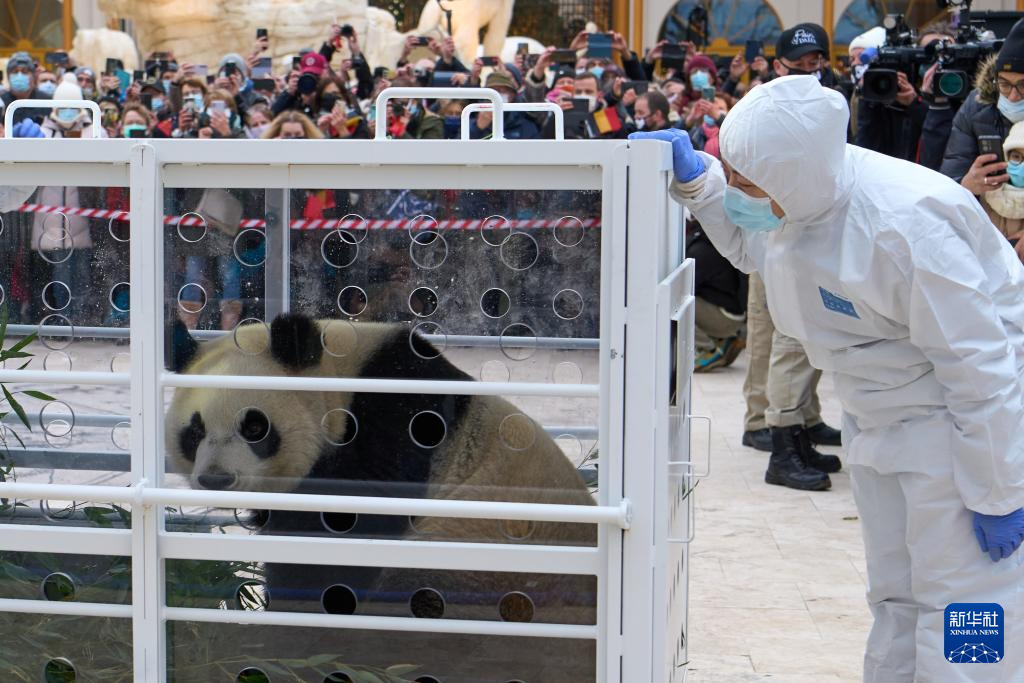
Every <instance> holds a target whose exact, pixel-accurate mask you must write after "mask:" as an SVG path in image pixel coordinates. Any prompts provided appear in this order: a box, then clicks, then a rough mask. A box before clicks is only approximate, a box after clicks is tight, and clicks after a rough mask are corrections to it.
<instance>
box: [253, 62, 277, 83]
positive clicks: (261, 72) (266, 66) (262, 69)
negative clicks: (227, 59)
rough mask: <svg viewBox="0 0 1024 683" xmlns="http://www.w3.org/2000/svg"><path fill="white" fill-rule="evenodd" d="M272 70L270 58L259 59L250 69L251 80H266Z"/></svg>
mask: <svg viewBox="0 0 1024 683" xmlns="http://www.w3.org/2000/svg"><path fill="white" fill-rule="evenodd" d="M272 68H273V60H272V59H271V58H270V57H260V61H259V62H257V63H256V65H255V66H253V67H252V77H253V80H255V79H257V78H268V77H269V76H270V71H271V69H272Z"/></svg>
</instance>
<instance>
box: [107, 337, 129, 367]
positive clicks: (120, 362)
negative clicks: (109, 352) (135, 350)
mask: <svg viewBox="0 0 1024 683" xmlns="http://www.w3.org/2000/svg"><path fill="white" fill-rule="evenodd" d="M123 339H127V337H123ZM131 369H132V357H131V354H129V353H126V352H124V351H119V352H118V353H115V354H114V356H113V357H112V358H111V359H110V371H111V372H130V371H131Z"/></svg>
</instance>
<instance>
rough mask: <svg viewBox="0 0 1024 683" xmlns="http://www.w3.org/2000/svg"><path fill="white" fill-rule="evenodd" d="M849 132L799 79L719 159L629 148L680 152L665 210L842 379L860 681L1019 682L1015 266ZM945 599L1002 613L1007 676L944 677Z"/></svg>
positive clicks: (1018, 270)
mask: <svg viewBox="0 0 1024 683" xmlns="http://www.w3.org/2000/svg"><path fill="white" fill-rule="evenodd" d="M847 121H848V113H847V107H846V103H845V102H844V101H843V98H842V96H840V95H839V94H838V93H836V92H834V91H831V90H829V89H827V88H822V87H821V86H820V85H819V84H818V82H817V80H815V79H814V78H811V77H807V76H793V77H786V78H780V79H777V80H774V81H772V82H771V83H768V84H767V85H762V86H760V87H758V88H757V89H755V90H753V91H752V92H751V93H750V94H749V95H747V96H746V97H745V98H744V99H743V100H741V101H740V103H739V104H738V105H737V106H736V108H734V109H733V110H732V111H731V112H730V113H729V116H728V117H727V118H726V120H725V123H724V125H723V126H722V131H721V137H720V141H721V158H722V163H719V162H718V161H717V160H716V159H715V158H713V157H711V156H708V155H706V154H702V153H696V152H694V151H693V149H692V147H691V146H690V144H689V138H688V137H687V136H685V135H675V134H674V133H675V132H674V131H662V132H658V133H651V134H646V135H643V134H636V135H635V136H630V139H631V140H633V139H637V138H638V137H639V138H643V137H654V138H655V139H665V140H667V141H669V142H671V143H672V147H673V160H674V170H675V176H676V179H675V181H674V182H673V183H672V186H671V189H670V191H671V194H672V195H673V197H675V198H676V199H677V200H678V201H680V202H681V203H683V204H684V205H685V206H687V207H688V208H689V209H690V210H691V211H692V212H693V213H694V214H695V215H696V217H697V218H698V220H700V223H701V225H702V226H703V228H704V230H705V231H706V232H707V234H708V236H709V237H710V238H711V240H712V242H713V243H714V244H715V246H716V247H717V248H718V249H719V251H721V253H722V254H723V255H724V256H725V257H726V258H728V259H729V260H730V261H731V262H732V263H733V264H735V265H736V267H737V268H740V269H741V270H744V271H748V272H751V271H755V270H756V271H758V272H759V273H760V274H761V275H762V277H763V278H764V282H765V287H766V289H767V293H768V306H769V309H770V311H771V315H772V319H773V320H774V321H775V324H776V326H777V327H778V329H779V330H780V331H781V332H783V333H784V334H786V335H789V336H792V337H795V338H797V339H799V340H800V341H801V342H802V343H803V345H804V346H805V347H806V349H807V354H808V357H809V358H810V361H811V364H812V365H814V366H815V367H818V368H820V369H822V370H830V371H832V372H834V373H835V385H836V390H837V393H838V395H839V399H840V401H841V403H842V406H843V411H844V418H843V443H844V444H845V445H846V447H847V461H848V463H849V465H850V467H849V469H850V473H851V478H852V482H853V490H854V496H855V499H856V501H857V507H858V509H859V511H860V517H861V520H862V526H863V532H864V544H865V549H866V555H867V565H868V602H869V604H870V607H871V611H872V613H873V614H874V617H875V620H874V625H873V628H872V630H871V634H870V636H869V639H868V643H867V650H866V653H865V657H864V680H865V681H868V682H870V683H901V682H904V681H906V682H909V681H915V682H921V683H925V682H927V683H939V682H942V683H946V682H949V681H985V682H986V683H995V682H996V681H1004V682H1007V683H1009V682H1010V681H1024V552H1015V551H1016V549H1017V547H1018V546H1019V545H1020V543H1021V541H1022V540H1024V511H1022V510H1021V507H1022V506H1024V387H1022V382H1021V373H1022V369H1024V267H1022V266H1021V263H1020V260H1019V259H1018V258H1017V256H1016V254H1014V251H1013V248H1012V247H1011V246H1010V245H1009V244H1008V243H1007V241H1006V240H1005V239H1004V238H1003V237H1002V235H1000V234H999V232H998V231H997V230H996V228H995V227H994V226H993V225H992V223H991V222H990V221H989V219H988V218H987V217H986V215H985V213H984V211H983V210H982V208H981V207H980V205H979V204H978V202H977V200H976V199H975V198H974V197H973V196H972V195H971V194H970V193H969V192H968V191H966V190H964V189H963V188H962V187H960V186H959V185H957V184H956V183H954V182H952V181H951V180H949V179H948V178H946V177H944V176H941V175H939V174H938V173H935V172H933V171H930V170H928V169H926V168H924V167H921V166H916V165H914V164H911V163H908V162H905V161H901V160H897V159H893V158H890V157H886V156H882V155H880V154H877V153H875V152H871V151H868V150H864V149H860V148H857V147H853V146H851V145H847V144H846V126H847ZM951 603H998V604H999V605H1001V606H1002V608H1003V609H1004V610H1005V622H1004V624H1003V627H1004V642H1005V652H1002V653H999V659H1000V661H999V662H998V663H992V664H980V665H966V664H955V663H951V662H950V661H948V660H949V656H950V653H948V652H946V651H945V645H944V635H945V630H944V628H945V626H946V624H945V623H944V610H945V608H946V607H947V605H949V604H951ZM972 642H976V641H972Z"/></svg>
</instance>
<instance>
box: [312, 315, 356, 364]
mask: <svg viewBox="0 0 1024 683" xmlns="http://www.w3.org/2000/svg"><path fill="white" fill-rule="evenodd" d="M358 343H359V333H358V332H357V331H356V326H355V325H353V324H352V323H350V322H349V321H347V320H332V321H330V322H329V323H327V325H325V326H324V329H323V331H321V332H320V344H321V346H323V347H324V351H326V352H327V353H328V354H329V355H331V356H334V357H335V358H344V357H345V356H347V355H349V354H351V353H352V352H354V351H355V350H356V346H357V344H358Z"/></svg>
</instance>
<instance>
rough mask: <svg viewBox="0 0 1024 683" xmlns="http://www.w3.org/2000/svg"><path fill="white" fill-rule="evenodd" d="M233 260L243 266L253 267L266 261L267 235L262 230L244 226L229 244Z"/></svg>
mask: <svg viewBox="0 0 1024 683" xmlns="http://www.w3.org/2000/svg"><path fill="white" fill-rule="evenodd" d="M231 253H233V254H234V255H235V260H236V261H238V262H239V263H241V264H242V265H243V266H246V267H249V268H255V267H257V266H262V265H263V264H264V263H266V261H267V236H266V235H265V234H264V233H263V231H262V230H257V229H256V228H246V229H245V230H242V231H241V232H239V233H238V234H237V235H235V241H234V242H233V243H232V245H231Z"/></svg>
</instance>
